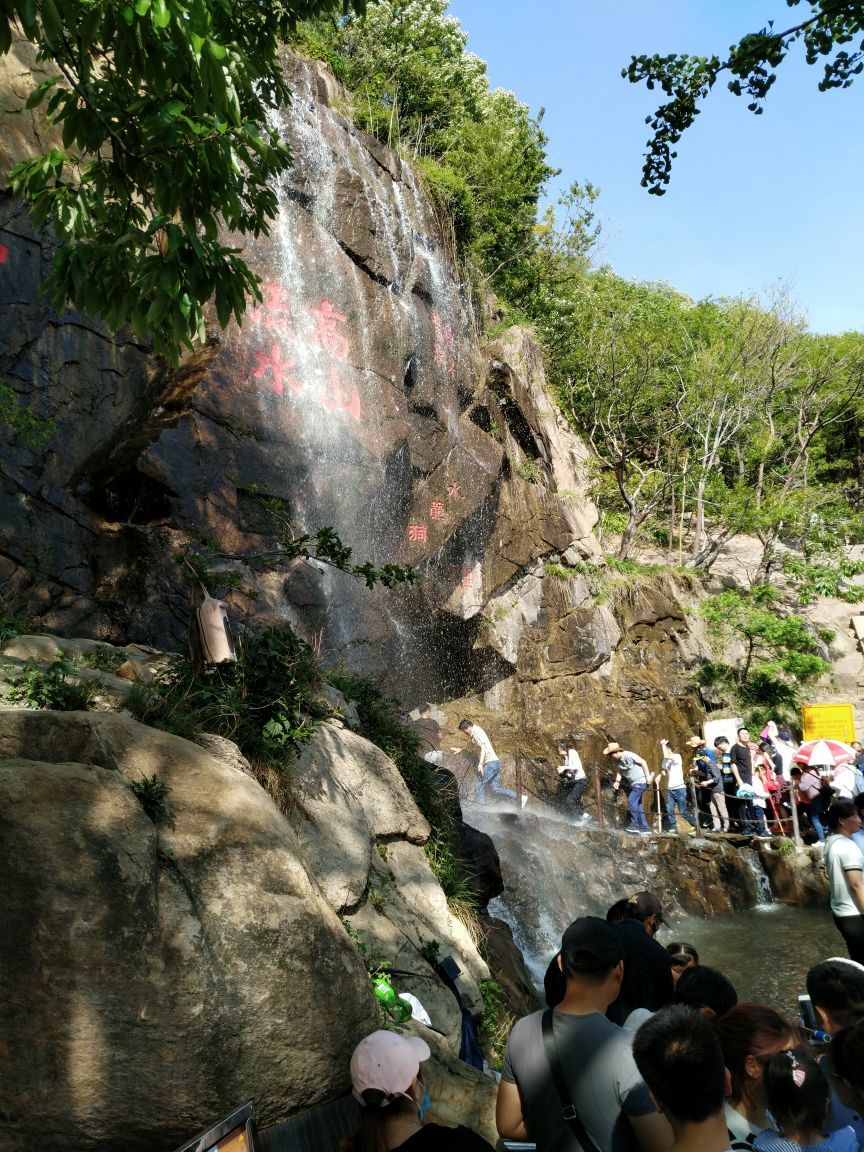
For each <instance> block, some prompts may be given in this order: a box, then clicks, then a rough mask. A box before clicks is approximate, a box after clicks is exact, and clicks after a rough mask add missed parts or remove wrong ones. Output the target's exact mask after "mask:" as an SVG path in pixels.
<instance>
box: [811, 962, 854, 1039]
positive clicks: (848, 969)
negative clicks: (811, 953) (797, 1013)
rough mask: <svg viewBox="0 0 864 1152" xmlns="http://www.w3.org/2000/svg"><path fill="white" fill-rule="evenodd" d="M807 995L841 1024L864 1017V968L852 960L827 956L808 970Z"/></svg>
mask: <svg viewBox="0 0 864 1152" xmlns="http://www.w3.org/2000/svg"><path fill="white" fill-rule="evenodd" d="M807 995H808V996H809V997H810V999H811V1000H812V1001H813V1006H814V1007H816V1008H824V1009H825V1011H826V1012H827V1013H828V1014H829V1015H830V1016H831V1017H832V1019H834V1020H836V1021H837V1023H838V1024H839V1025H840V1026H841V1028H851V1027H852V1025H853V1024H856V1023H857V1022H858V1021H859V1020H861V1019H864V968H862V967H861V966H860V965H859V964H855V963H854V962H853V961H852V960H842V959H837V960H823V961H822V963H821V964H814V965H813V967H812V968H811V969H810V971H809V972H808V973H807Z"/></svg>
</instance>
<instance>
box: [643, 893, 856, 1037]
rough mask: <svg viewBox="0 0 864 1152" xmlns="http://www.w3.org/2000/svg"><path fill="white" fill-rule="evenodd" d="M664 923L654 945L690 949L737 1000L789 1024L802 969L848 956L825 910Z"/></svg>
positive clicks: (776, 907)
mask: <svg viewBox="0 0 864 1152" xmlns="http://www.w3.org/2000/svg"><path fill="white" fill-rule="evenodd" d="M670 922H671V927H670V928H661V929H660V932H659V934H658V936H657V940H658V942H659V943H660V944H663V945H664V946H665V945H666V944H668V943H670V942H671V941H673V940H676V941H686V942H687V943H688V944H692V945H693V946H694V947H695V948H696V950H697V952H698V953H699V960H700V962H701V963H703V964H708V965H710V966H711V967H712V968H719V970H720V971H721V972H723V973H725V975H726V976H728V977H729V979H730V980H731V981H732V983H733V984H734V985H735V988H736V989H737V991H738V997H739V999H741V1000H756V1001H758V1002H760V1003H762V1004H770V1005H771V1006H772V1007H773V1008H776V1009H777V1010H778V1011H781V1012H783V1013H785V1014H786V1015H787V1016H789V1017H790V1018H793V1019H794V1018H795V1017H796V1016H797V1013H798V996H799V994H803V993H804V992H805V991H806V989H805V987H804V980H805V977H806V975H807V970H808V968H811V967H812V966H813V965H814V964H816V963H817V962H818V961H820V960H827V959H828V957H829V956H847V955H848V954H847V952H846V947H845V945H844V943H843V940H842V938H841V936H840V933H839V932H838V931H837V929H836V928H835V927H834V921H833V920H832V918H831V913H830V912H829V911H828V909H827V908H790V907H789V906H787V905H785V904H768V905H765V906H762V907H759V908H754V909H752V910H751V911H749V912H741V913H739V914H738V915H737V916H733V917H731V918H726V917H719V916H718V917H715V918H713V919H703V918H701V917H695V916H686V917H684V916H682V917H676V918H674V919H673V918H671V917H670Z"/></svg>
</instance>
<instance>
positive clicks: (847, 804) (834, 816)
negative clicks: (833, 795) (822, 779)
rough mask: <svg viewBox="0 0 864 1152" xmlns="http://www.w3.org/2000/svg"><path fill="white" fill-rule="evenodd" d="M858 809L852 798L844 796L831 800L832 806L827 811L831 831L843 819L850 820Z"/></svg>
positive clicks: (827, 820)
mask: <svg viewBox="0 0 864 1152" xmlns="http://www.w3.org/2000/svg"><path fill="white" fill-rule="evenodd" d="M857 811H858V809H857V808H856V807H855V805H854V804H853V803H852V801H851V800H844V799H842V798H840V799H837V800H832V801H831V807H830V808H829V809H828V811H827V812H826V813H825V823H826V824H827V825H828V828H829V830H830V831H831V832H833V831H835V829H836V828H837V827H838V825H839V823H840V821H841V820H848V819H849V817H850V816H853V815H854V814H855V813H856V812H857Z"/></svg>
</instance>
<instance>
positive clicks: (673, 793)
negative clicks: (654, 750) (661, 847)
mask: <svg viewBox="0 0 864 1152" xmlns="http://www.w3.org/2000/svg"><path fill="white" fill-rule="evenodd" d="M660 751H661V752H662V754H663V760H662V763H661V768H662V771H664V772H665V773H666V814H667V816H668V817H669V831H670V832H674V831H675V830H676V827H677V826H676V823H675V809H676V807H677V809H678V811H679V812H680V814H681V815H682V816H683V817H684V819H685V820H686V821H687V823H688V824H689V825H690V827H691V828H695V827H696V821H695V820H694V819H693V813H692V812H691V811H690V805H689V804H688V803H687V785H686V784H685V783H684V763H683V761H682V759H681V754H680V752H673V751H672V749H671V748H670V747H669V741H668V740H661V741H660Z"/></svg>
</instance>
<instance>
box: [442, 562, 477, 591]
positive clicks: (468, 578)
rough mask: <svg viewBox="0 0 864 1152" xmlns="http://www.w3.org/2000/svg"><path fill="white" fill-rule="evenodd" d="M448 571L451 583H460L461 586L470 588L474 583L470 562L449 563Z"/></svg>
mask: <svg viewBox="0 0 864 1152" xmlns="http://www.w3.org/2000/svg"><path fill="white" fill-rule="evenodd" d="M448 571H449V573H450V580H451V581H452V583H453V584H461V585H462V587H463V588H472V587H473V585H474V569H473V568H472V567H471V565H470V564H462V565H459V564H451V565H449V568H448Z"/></svg>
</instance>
